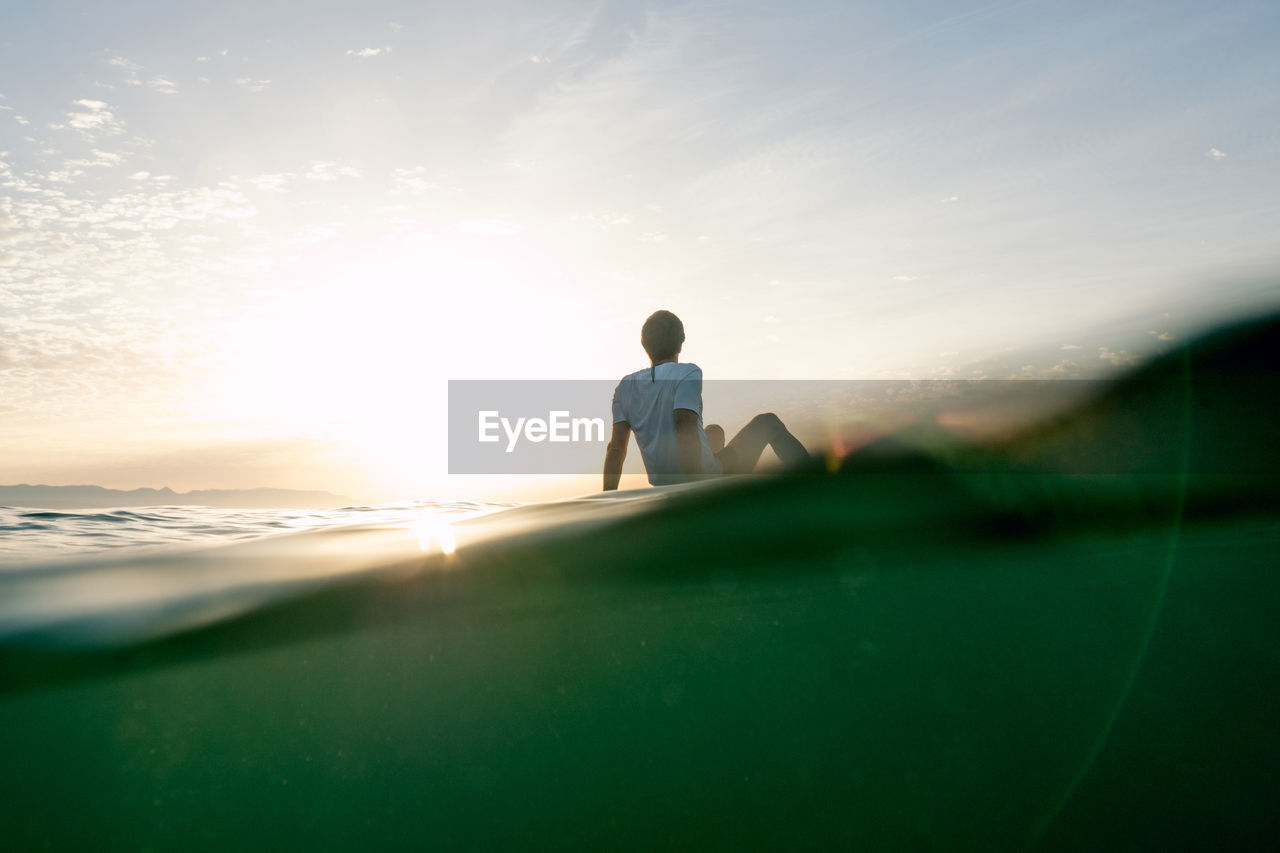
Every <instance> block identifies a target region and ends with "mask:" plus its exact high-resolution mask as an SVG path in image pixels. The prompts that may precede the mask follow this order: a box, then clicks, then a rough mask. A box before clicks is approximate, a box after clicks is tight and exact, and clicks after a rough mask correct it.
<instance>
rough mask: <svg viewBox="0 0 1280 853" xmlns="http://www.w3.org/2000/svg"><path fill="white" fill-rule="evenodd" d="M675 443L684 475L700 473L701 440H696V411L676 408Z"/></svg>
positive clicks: (693, 475) (694, 475) (690, 475)
mask: <svg viewBox="0 0 1280 853" xmlns="http://www.w3.org/2000/svg"><path fill="white" fill-rule="evenodd" d="M672 414H673V415H674V416H675V419H676V444H677V445H679V447H680V468H681V469H682V470H683V471H684V475H685V476H686V477H696V476H698V475H699V474H701V473H702V442H701V441H699V440H698V413H697V412H694V411H692V410H690V409H676V410H675V411H674V412H673V413H672Z"/></svg>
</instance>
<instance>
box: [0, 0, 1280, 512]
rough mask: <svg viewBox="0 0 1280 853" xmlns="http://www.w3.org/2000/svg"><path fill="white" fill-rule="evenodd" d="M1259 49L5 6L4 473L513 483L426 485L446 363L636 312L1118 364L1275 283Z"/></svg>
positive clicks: (731, 356)
mask: <svg viewBox="0 0 1280 853" xmlns="http://www.w3.org/2000/svg"><path fill="white" fill-rule="evenodd" d="M1278 43H1280V6H1277V5H1276V4H1275V3H1274V2H1272V0H1260V2H1230V1H1228V2H1223V3H1215V4H1206V3H1190V2H1180V0H1156V1H1155V2H1145V0H1136V2H1110V1H1109V2H1089V0H1085V2H1071V3H1067V2H1007V3H991V4H987V3H964V2H953V1H952V0H946V2H934V1H933V0H929V1H928V2H885V1H884V0H875V2H857V0H845V2H803V0H787V2H735V3H727V2H721V3H668V2H642V1H641V0H628V2H542V0H539V2H469V3H452V2H451V3H443V2H407V0H405V2H366V3H363V4H351V3H333V2H308V3H300V2H279V0H255V2H252V3H245V2H238V0H227V2H222V3H219V4H174V3H169V2H164V3H160V2H117V3H111V4H103V3H94V2H42V3H39V4H6V5H5V6H4V8H3V10H2V11H0V45H2V46H3V50H0V482H6V483H17V482H33V483H34V482H39V483H50V484H73V483H95V484H99V485H104V486H109V487H115V488H135V487H142V486H150V487H160V486H169V487H172V488H175V489H178V490H187V489H196V488H250V487H255V486H273V487H281V488H303V489H328V490H330V491H335V492H339V493H342V494H345V495H351V496H355V497H357V498H360V499H362V500H369V501H375V500H393V499H401V498H408V497H424V498H430V497H434V498H448V497H451V496H463V495H465V494H471V493H476V492H484V491H494V490H499V491H500V490H502V489H508V490H510V489H511V488H513V487H512V486H511V484H510V483H494V482H492V481H491V480H490V481H486V482H476V481H473V480H464V479H462V478H457V477H452V478H451V477H448V476H447V475H446V470H447V464H446V452H445V429H444V421H445V412H444V406H445V393H446V387H447V386H446V383H447V381H448V380H450V379H478V378H493V379H521V378H539V379H559V378H565V379H582V378H593V379H604V378H611V377H618V376H621V375H623V374H625V373H628V372H631V371H633V370H636V369H638V368H640V367H642V366H644V365H645V364H646V363H647V362H646V360H645V357H644V354H643V351H642V350H641V349H640V347H639V342H638V339H639V326H640V323H641V322H642V321H643V319H644V317H646V316H647V315H648V314H649V313H650V312H652V311H653V310H655V309H657V308H667V309H670V310H673V311H675V312H676V313H677V314H679V315H680V316H681V317H682V318H683V320H684V322H685V326H686V330H687V334H688V341H687V343H686V345H685V350H684V353H683V355H682V358H684V359H685V360H691V361H695V362H697V363H698V364H699V365H701V366H702V368H703V371H704V374H705V375H706V376H707V377H708V378H712V377H714V378H735V379H789V378H796V379H798V378H825V379H869V378H894V379H904V378H905V379H940V378H1011V377H1037V378H1046V377H1068V378H1070V377H1088V378H1093V377H1106V376H1111V375H1117V374H1119V373H1120V372H1123V371H1125V370H1130V369H1132V368H1133V367H1134V366H1136V365H1139V364H1141V363H1142V362H1143V361H1144V360H1146V359H1149V358H1151V357H1153V356H1156V355H1158V354H1159V353H1160V352H1161V351H1163V350H1165V349H1167V348H1168V347H1170V346H1173V345H1175V344H1176V342H1178V341H1180V340H1183V339H1185V338H1186V337H1187V336H1189V335H1194V334H1195V333H1196V332H1197V331H1200V330H1203V329H1205V328H1207V327H1209V326H1211V325H1212V324H1214V323H1218V322H1222V321H1224V320H1228V319H1232V318H1239V317H1246V316H1250V315H1252V314H1256V313H1258V312H1260V311H1264V310H1268V309H1273V308H1275V307H1276V306H1277V305H1278V304H1280V287H1278V286H1277V284H1278V282H1280V276H1277V275H1276V271H1277V270H1278V269H1280V264H1278V263H1277V262H1278V261H1280V252H1278V251H1277V248H1276V246H1277V241H1276V237H1275V235H1276V234H1278V233H1280V200H1278V194H1280V51H1276V50H1275V45H1276V44H1278ZM731 432H732V429H731ZM525 487H527V484H526V486H525ZM585 490H586V489H583V488H577V491H585Z"/></svg>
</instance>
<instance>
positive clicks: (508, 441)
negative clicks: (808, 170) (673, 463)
mask: <svg viewBox="0 0 1280 853" xmlns="http://www.w3.org/2000/svg"><path fill="white" fill-rule="evenodd" d="M657 381H658V382H660V383H661V382H663V381H664V380H661V379H659V380H657ZM617 385H618V380H617V379H601V380H585V379H584V380H552V379H537V380H493V379H485V380H456V379H455V380H450V381H449V408H448V427H449V448H448V450H449V473H450V474H465V475H471V474H496V475H515V474H533V475H588V474H589V475H594V476H599V475H600V473H601V471H602V470H603V466H604V458H605V449H606V446H607V442H608V440H609V438H610V436H611V435H612V433H613V406H612V403H613V393H614V389H615V388H616V387H617ZM1097 388H1098V386H1096V385H1095V384H1094V383H1091V382H1087V381H1071V380H1065V381H1064V380H746V379H742V380H735V379H729V380H706V381H704V382H703V385H702V394H701V401H702V411H701V415H702V422H703V426H704V427H705V426H706V425H708V424H719V425H720V426H721V427H722V429H723V432H724V435H725V438H726V440H728V441H729V442H730V443H731V442H732V441H733V438H734V436H735V435H736V434H737V433H738V431H739V430H741V429H742V428H743V427H744V426H746V425H747V424H748V423H749V422H750V420H751V418H752V417H754V416H755V415H757V414H760V413H762V412H775V413H777V414H778V415H779V416H780V417H781V418H782V419H783V421H784V422H785V423H786V424H787V427H788V428H789V429H790V430H791V431H792V433H793V434H794V435H795V436H796V437H797V438H799V439H800V441H801V443H803V444H804V445H805V447H806V448H807V449H808V450H809V451H810V452H813V453H821V452H824V451H830V452H832V453H833V454H835V455H836V456H845V455H847V454H849V453H853V452H857V451H858V450H859V449H860V448H861V447H863V446H864V445H868V444H870V443H873V442H877V441H878V440H879V439H880V438H889V439H892V440H891V441H890V442H889V445H895V444H896V445H901V446H906V447H913V446H915V445H914V444H913V442H923V444H924V445H926V449H927V447H931V446H933V444H938V445H939V446H942V445H943V444H946V443H947V442H952V443H953V445H954V446H956V447H963V446H965V445H966V444H968V443H971V442H983V441H986V440H988V437H993V438H994V439H996V440H999V439H1001V437H1002V436H1006V435H1008V434H1011V433H1014V432H1017V431H1019V430H1024V429H1034V428H1036V425H1037V424H1041V423H1044V420H1043V419H1044V418H1045V417H1048V416H1050V415H1053V416H1054V417H1056V416H1057V413H1058V412H1063V411H1068V410H1069V409H1068V406H1069V405H1071V404H1073V402H1075V401H1080V400H1084V399H1088V398H1090V397H1092V396H1094V394H1095V393H1096V392H1097ZM1166 396H1167V397H1168V400H1171V401H1173V402H1172V403H1169V404H1168V405H1166V403H1165V402H1161V403H1160V405H1161V406H1163V407H1164V408H1161V409H1159V412H1160V413H1161V417H1159V418H1154V419H1152V422H1153V424H1155V426H1152V427H1151V428H1150V429H1148V430H1146V431H1144V432H1142V433H1141V434H1140V437H1141V439H1142V440H1141V441H1137V443H1133V444H1132V445H1124V446H1123V447H1116V446H1113V443H1108V442H1103V443H1101V444H1090V443H1087V442H1086V443H1084V444H1082V445H1081V446H1080V447H1079V448H1076V447H1075V446H1074V445H1069V446H1068V445H1064V446H1063V447H1062V448H1060V449H1057V450H1054V447H1056V446H1057V445H1053V444H1050V445H1047V446H1048V447H1049V450H1051V451H1052V453H1050V452H1049V451H1048V450H1047V451H1045V453H1044V454H1042V455H1041V457H1039V458H1040V461H1039V462H1038V463H1037V464H1039V465H1040V466H1041V467H1042V468H1044V469H1045V470H1051V471H1062V472H1066V473H1073V474H1077V473H1134V472H1139V473H1143V472H1152V473H1164V472H1168V471H1170V470H1174V471H1175V472H1177V471H1183V470H1185V466H1184V467H1183V468H1178V467H1177V464H1182V463H1181V462H1179V460H1181V459H1182V457H1181V456H1179V455H1178V454H1177V453H1172V451H1170V452H1166V450H1167V449H1168V448H1170V447H1174V448H1176V447H1181V445H1180V444H1178V442H1183V441H1185V440H1186V435H1187V433H1186V430H1185V427H1184V423H1183V420H1181V419H1182V418H1184V417H1186V414H1185V400H1186V395H1185V390H1184V389H1182V388H1181V386H1178V387H1174V388H1172V390H1171V391H1169V394H1168V395H1166ZM1161 400H1164V398H1161ZM1175 404H1176V405H1175ZM1152 405H1155V404H1152ZM1179 406H1181V407H1182V408H1178V407H1179ZM1153 411H1154V410H1153ZM1161 430H1164V432H1161ZM1166 433H1167V435H1166ZM1046 435H1048V433H1046ZM1126 435H1127V433H1126ZM1135 435H1139V434H1137V433H1135ZM638 441H639V436H638V435H637V434H634V433H633V435H632V437H631V439H630V441H629V443H628V445H629V448H630V449H629V452H628V453H627V458H626V462H625V465H624V467H623V472H624V473H636V474H642V473H644V467H643V462H642V457H641V453H640V451H639V449H638V444H637V442H638ZM1135 441H1136V440H1135ZM931 442H932V443H933V444H930V443H931ZM948 446H951V445H948ZM768 453H772V451H769V452H768ZM768 453H767V454H766V457H765V458H763V459H762V465H763V464H766V463H768V462H769V456H768ZM957 458H959V457H957ZM967 458H969V457H964V459H967ZM973 458H974V459H976V460H978V462H975V463H974V464H979V463H981V464H985V462H982V460H984V459H987V458H988V457H987V456H983V455H981V454H979V455H978V456H974V457H973ZM1010 458H1011V459H1012V458H1013V457H1010ZM1196 458H1197V459H1198V457H1196ZM1214 458H1216V457H1212V456H1211V455H1206V456H1205V459H1208V460H1210V461H1208V462H1198V461H1195V459H1193V462H1194V464H1196V465H1199V466H1200V467H1199V468H1194V469H1193V470H1197V471H1199V470H1205V471H1207V470H1209V468H1207V467H1205V466H1209V465H1213V464H1217V463H1214V462H1213V461H1212V460H1213V459H1214ZM1169 460H1173V461H1169ZM961 462H962V463H963V464H968V463H967V462H964V461H963V459H962V460H961ZM1175 463H1177V464H1175ZM956 464H961V463H956ZM1010 464H1012V463H1010ZM1019 464H1020V463H1019ZM946 470H954V469H950V468H948V469H946ZM984 470H985V469H984ZM1018 470H1022V469H1018ZM1214 470H1215V471H1216V470H1217V469H1214Z"/></svg>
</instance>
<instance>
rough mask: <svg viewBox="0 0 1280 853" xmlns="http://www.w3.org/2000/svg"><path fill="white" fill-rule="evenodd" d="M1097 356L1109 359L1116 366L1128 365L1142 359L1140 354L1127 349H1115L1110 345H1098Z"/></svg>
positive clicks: (1105, 359) (1104, 359)
mask: <svg viewBox="0 0 1280 853" xmlns="http://www.w3.org/2000/svg"><path fill="white" fill-rule="evenodd" d="M1098 358H1100V359H1102V360H1103V361H1109V362H1111V363H1112V364H1113V365H1115V366H1116V367H1130V366H1132V365H1135V364H1138V363H1139V362H1141V361H1142V357H1141V356H1139V355H1137V354H1136V353H1131V352H1129V351H1128V350H1127V349H1122V350H1119V351H1115V350H1112V349H1111V348H1110V347H1098Z"/></svg>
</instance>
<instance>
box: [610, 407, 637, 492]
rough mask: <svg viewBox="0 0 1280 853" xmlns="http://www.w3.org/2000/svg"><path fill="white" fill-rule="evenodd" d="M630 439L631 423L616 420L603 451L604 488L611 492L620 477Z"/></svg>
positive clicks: (616, 486) (616, 485)
mask: <svg viewBox="0 0 1280 853" xmlns="http://www.w3.org/2000/svg"><path fill="white" fill-rule="evenodd" d="M629 441H631V424H629V423H627V422H626V421H618V422H617V423H616V424H614V425H613V435H612V437H610V439H609V446H608V447H607V448H605V451H604V490H605V491H606V492H612V491H613V490H614V489H616V488H618V480H620V479H622V463H623V462H624V461H626V458H627V443H628V442H629Z"/></svg>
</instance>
